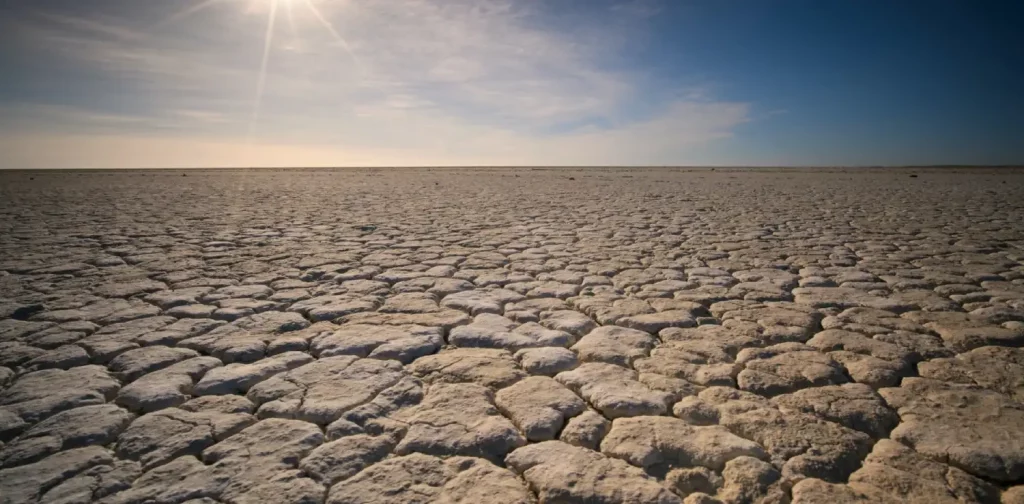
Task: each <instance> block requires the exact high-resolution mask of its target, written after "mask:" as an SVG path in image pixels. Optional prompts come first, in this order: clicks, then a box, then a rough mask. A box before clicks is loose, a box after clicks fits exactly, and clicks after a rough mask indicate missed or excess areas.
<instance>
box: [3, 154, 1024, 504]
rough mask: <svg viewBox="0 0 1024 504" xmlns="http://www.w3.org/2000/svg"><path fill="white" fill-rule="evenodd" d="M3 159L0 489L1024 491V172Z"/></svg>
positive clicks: (912, 497)
mask: <svg viewBox="0 0 1024 504" xmlns="http://www.w3.org/2000/svg"><path fill="white" fill-rule="evenodd" d="M909 173H910V172H909V171H907V170H888V171H887V170H867V169H865V170H825V169H818V170H811V169H807V170H785V169H776V170H768V169H765V170H753V171H739V170H727V169H718V170H710V169H703V170H702V169H685V170H684V169H589V170H571V169H515V170H513V169H432V170H426V169H420V170H397V169H396V170H379V169H378V170H370V169H359V170H356V169H353V170H337V171H330V170H255V171H252V170H249V171H245V170H234V171H231V170H225V171H216V170H214V171H189V172H180V171H151V172H145V171H125V172H35V173H28V172H9V173H3V174H0V293H2V296H0V502H2V503H5V504H6V503H34V502H53V503H56V502H61V503H87V502H103V503H185V502H188V503H192V504H200V503H207V504H209V503H218V502H221V503H249V502H263V503H265V502H295V503H323V502H327V503H333V504H340V503H391V502H394V503H409V502H443V503H467V504H468V503H480V502H497V503H536V502H550V503H556V502H557V503H571V502H585V503H614V502H623V503H646V502H657V503H678V502H686V503H717V502H723V503H748V502H749V503H753V502H765V503H785V502H803V503H814V502H827V503H829V504H836V503H845V502H928V503H929V504H931V503H939V502H1000V501H1002V502H1007V503H1011V502H1012V503H1022V502H1024V349H1022V348H1021V347H1024V172H1022V171H1013V170H1002V171H995V170H988V171H986V170H952V169H946V170H938V169H933V170H916V171H915V172H914V173H915V174H916V175H918V176H916V177H910V176H909Z"/></svg>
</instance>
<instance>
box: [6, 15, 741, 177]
mask: <svg viewBox="0 0 1024 504" xmlns="http://www.w3.org/2000/svg"><path fill="white" fill-rule="evenodd" d="M125 1H126V2H127V1H128V0H125ZM311 1H312V2H313V5H314V6H316V8H317V12H313V11H312V10H310V9H308V8H306V6H304V2H303V1H291V2H288V3H286V4H285V5H287V8H283V13H282V12H279V13H278V14H279V15H278V17H277V20H278V24H277V26H276V29H275V39H274V40H275V41H274V44H273V46H272V48H271V51H270V54H269V58H270V61H269V64H268V74H267V77H266V86H265V92H264V93H263V102H262V106H261V112H260V116H259V117H260V119H259V123H258V124H256V125H255V129H254V135H255V141H256V144H257V147H253V146H251V145H249V146H247V145H246V142H245V139H246V132H247V129H248V124H247V122H248V118H249V115H248V111H249V110H251V107H252V106H253V99H254V97H255V93H256V83H257V80H258V69H259V60H260V57H261V55H262V49H263V29H264V28H265V23H266V15H267V12H266V8H267V6H268V5H269V3H268V1H267V0H261V1H259V2H245V1H238V0H230V1H228V0H225V1H221V2H214V3H211V6H210V7H209V8H208V9H206V10H204V11H199V12H193V13H191V14H190V15H189V16H187V17H182V18H181V19H179V20H177V21H175V22H174V23H170V24H164V25H161V24H159V23H158V24H156V25H155V26H157V28H155V29H152V30H151V31H146V29H147V27H149V28H152V27H153V26H154V24H153V23H152V20H148V19H147V20H139V19H133V18H131V17H123V18H112V17H110V16H109V15H108V16H104V17H96V18H93V19H81V18H74V17H69V16H66V15H62V14H53V13H44V14H43V15H36V16H32V17H30V18H26V19H20V20H18V21H19V22H18V23H17V26H18V36H19V37H20V38H21V39H22V41H30V42H31V43H30V44H25V45H24V46H25V47H32V48H33V50H34V51H35V52H36V57H38V58H40V59H43V60H45V59H48V58H49V59H52V60H54V61H57V62H60V63H61V64H63V65H69V66H75V67H77V68H78V70H80V71H82V72H85V73H87V74H89V75H90V78H92V79H94V80H98V81H100V82H107V83H109V84H110V86H111V88H110V89H106V90H104V89H101V90H100V91H97V92H100V93H103V92H105V91H106V92H109V93H117V94H118V96H122V97H124V98H125V99H127V101H130V102H132V103H135V104H138V105H137V107H138V110H132V112H131V114H124V113H123V112H110V111H108V110H103V108H102V107H99V106H94V105H93V104H92V103H91V102H89V101H87V102H85V103H79V104H77V105H76V107H64V108H57V109H55V108H54V107H53V106H52V105H49V104H36V105H33V104H23V105H21V106H20V109H19V114H17V115H16V116H15V119H13V120H8V121H5V124H0V128H2V129H3V130H4V131H6V133H7V134H8V137H9V138H10V137H12V135H13V134H21V137H24V136H25V135H26V134H28V133H31V135H32V138H35V139H36V144H37V145H40V144H46V145H51V146H53V145H62V146H64V147H63V148H64V149H65V150H66V151H67V152H75V151H76V150H77V151H79V152H81V153H82V156H86V155H87V156H91V158H90V159H92V160H94V161H95V163H98V164H100V165H110V166H115V165H116V166H137V165H145V166H178V165H189V166H191V165H204V164H206V165H221V164H227V165H236V166H250V165H256V164H260V165H287V164H297V165H352V164H371V165H395V164H416V165H437V164H502V165H509V164H652V163H653V164H670V163H685V162H686V161H687V155H688V152H689V151H690V150H691V149H693V148H696V147H699V146H703V145H706V144H708V143H710V142H714V141H716V140H720V139H723V138H728V137H730V136H731V135H732V134H733V132H734V130H735V128H736V127H737V126H739V125H741V124H743V123H745V122H747V121H749V115H750V108H749V105H748V104H745V103H736V102H724V101H716V100H714V99H713V98H710V97H708V96H707V95H706V93H704V92H703V91H702V90H699V89H689V90H687V89H677V90H668V91H667V92H666V91H665V90H658V89H656V88H654V87H653V86H652V85H651V83H650V81H649V79H648V78H647V77H648V76H646V75H644V74H643V73H642V72H628V71H623V70H611V69H610V67H611V65H608V64H607V63H608V60H609V58H610V57H611V56H614V55H615V54H616V53H617V51H618V50H619V49H620V47H619V44H620V43H621V41H620V40H618V39H617V38H612V37H609V38H608V40H604V39H603V38H602V37H600V36H589V35H581V34H580V33H581V32H579V31H571V30H557V29H555V28H553V27H551V26H547V27H542V24H541V23H538V19H539V18H540V16H542V13H541V12H538V11H537V10H536V9H537V8H538V7H537V4H535V3H530V2H515V1H512V0H481V1H471V0H369V1H366V2H352V1H341V0H311ZM650 5H652V4H650V3H648V2H633V3H632V4H630V5H628V6H625V7H623V9H625V11H624V12H631V13H634V14H636V16H635V17H636V18H637V20H638V21H637V22H640V23H642V22H643V18H644V17H645V16H644V13H645V12H648V11H649V10H650V8H651V7H650ZM126 12H130V10H127V11H126ZM292 27H294V29H293V28H292ZM328 27H329V29H328ZM620 28H621V27H620ZM639 28H642V25H638V29H639ZM0 29H3V26H0ZM587 32H588V33H600V32H601V30H600V26H595V27H590V29H589V30H588V31H587ZM673 97H674V98H673ZM107 98H110V96H108V97H107ZM103 101H104V100H96V102H97V103H99V102H103ZM36 106H38V107H39V108H38V110H37V111H36V116H35V117H33V112H32V110H33V107H36ZM651 110H653V111H656V112H655V113H650V112H644V111H651ZM62 111H63V112H64V113H66V114H68V117H72V118H75V120H73V121H70V122H68V121H64V122H63V123H62V122H61V119H60V118H59V115H60V113H61V112H62ZM87 116H91V120H86V119H84V118H85V117H87ZM104 116H114V117H120V116H128V117H131V118H132V121H131V122H130V124H129V123H125V124H124V127H122V128H121V129H118V127H117V124H116V121H109V120H108V121H106V122H103V121H99V119H100V118H103V117H104ZM97 122H103V127H96V126H95V123H97ZM50 123H52V124H53V125H54V126H53V127H52V128H49V129H48V128H46V127H45V125H46V124H50ZM112 123H113V124H112ZM91 124H92V125H93V126H90V125H91ZM29 125H31V126H32V127H31V128H29ZM58 125H59V127H58ZM147 126H148V127H147ZM21 139H22V140H25V138H21ZM90 142H92V144H93V145H103V146H105V147H107V148H110V146H111V145H113V144H118V143H120V144H121V146H122V148H121V149H120V151H121V152H122V154H121V157H120V158H116V157H112V155H111V154H107V153H106V152H108V151H107V150H106V149H98V148H89V147H88V146H89V145H90ZM182 142H184V143H189V142H191V143H192V144H194V145H197V146H198V145H201V146H203V147H202V148H196V149H190V150H187V152H192V153H193V154H192V156H193V157H192V158H190V159H191V160H192V162H189V159H182V158H180V154H173V155H172V153H173V152H174V151H175V149H174V148H169V147H168V146H172V145H173V146H176V147H177V146H179V144H180V143H182ZM5 143H6V142H5ZM22 145H28V144H25V143H24V142H22ZM259 146H262V147H259ZM12 147H15V148H17V145H12ZM26 148H27V147H26ZM147 149H149V152H150V154H146V152H147ZM254 149H255V150H254ZM260 149H263V150H262V151H260ZM112 150H113V152H117V151H118V149H112ZM271 151H272V152H276V153H284V152H287V153H289V154H288V155H291V156H296V157H295V160H294V161H293V162H291V163H289V162H287V160H286V159H283V160H281V161H282V162H278V158H279V157H281V156H278V155H271V154H269V153H270V152H271ZM37 152H38V151H37ZM253 152H259V155H256V156H254V155H253V154H252V153H253ZM127 153H132V154H131V155H128V154H127ZM147 156H149V157H147ZM11 159H17V160H18V163H21V164H22V165H24V164H33V165H38V166H70V165H74V164H75V163H76V161H75V160H76V159H79V160H81V159H84V158H82V157H79V158H73V157H72V155H71V154H68V159H58V158H56V157H52V156H51V158H49V159H46V160H45V162H44V161H43V160H38V159H37V160H36V161H33V159H32V158H31V156H29V155H27V154H26V155H25V156H20V157H17V156H16V157H13V158H8V160H7V161H6V162H7V164H9V165H11V166H17V163H14V162H12V161H11ZM232 159H233V160H235V161H234V162H230V161H231V160H232ZM147 160H148V161H147ZM269 161H273V162H269ZM77 162H78V163H79V164H89V163H86V162H85V161H77Z"/></svg>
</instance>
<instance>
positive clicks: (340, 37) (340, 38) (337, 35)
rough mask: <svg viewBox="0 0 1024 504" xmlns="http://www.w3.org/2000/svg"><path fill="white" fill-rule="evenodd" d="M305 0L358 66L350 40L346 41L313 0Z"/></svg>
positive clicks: (311, 10)
mask: <svg viewBox="0 0 1024 504" xmlns="http://www.w3.org/2000/svg"><path fill="white" fill-rule="evenodd" d="M304 1H305V3H306V6H307V7H309V10H310V12H312V13H313V15H314V16H316V18H317V20H319V21H320V24H322V25H324V28H327V31H329V32H330V33H331V36H333V37H334V40H336V41H338V43H339V44H341V47H342V49H345V52H347V53H348V55H349V57H350V58H352V61H353V62H354V63H355V64H356V66H357V67H358V66H359V59H358V58H356V55H355V53H353V52H352V48H351V47H349V45H348V42H346V41H345V39H344V38H343V37H342V36H341V35H340V34H339V33H338V31H337V30H335V29H334V25H332V24H331V22H330V21H328V20H327V18H325V17H324V15H323V14H321V13H320V9H317V8H316V5H314V4H313V0H304Z"/></svg>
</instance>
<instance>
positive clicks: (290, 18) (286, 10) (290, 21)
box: [284, 1, 298, 39]
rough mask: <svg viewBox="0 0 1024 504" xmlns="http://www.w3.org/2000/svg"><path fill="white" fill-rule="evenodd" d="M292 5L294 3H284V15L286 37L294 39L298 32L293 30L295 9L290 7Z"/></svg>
mask: <svg viewBox="0 0 1024 504" xmlns="http://www.w3.org/2000/svg"><path fill="white" fill-rule="evenodd" d="M293 3H295V2H291V1H286V2H285V3H284V13H285V14H286V15H287V16H288V35H290V36H291V37H292V38H293V39H294V38H295V37H296V35H297V33H298V32H297V31H296V30H295V8H294V7H292V4H293Z"/></svg>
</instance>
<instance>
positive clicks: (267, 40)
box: [248, 0, 279, 143]
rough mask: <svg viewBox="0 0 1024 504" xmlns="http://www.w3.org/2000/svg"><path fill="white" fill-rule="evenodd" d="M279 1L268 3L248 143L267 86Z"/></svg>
mask: <svg viewBox="0 0 1024 504" xmlns="http://www.w3.org/2000/svg"><path fill="white" fill-rule="evenodd" d="M278 2H279V0H271V1H270V15H269V16H268V17H267V34H266V35H265V36H264V38H263V60H262V61H261V62H260V75H259V79H258V80H257V81H256V99H255V100H254V101H253V105H252V118H251V119H250V120H249V135H248V141H249V143H252V140H253V133H254V132H255V129H256V121H258V120H259V118H260V106H261V105H262V102H263V89H264V87H266V84H267V63H268V62H269V61H270V47H271V45H272V44H273V42H274V22H275V21H276V20H277V4H278Z"/></svg>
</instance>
